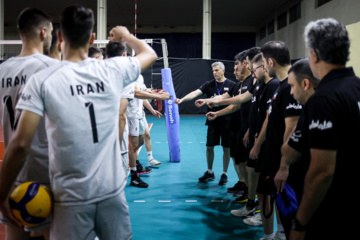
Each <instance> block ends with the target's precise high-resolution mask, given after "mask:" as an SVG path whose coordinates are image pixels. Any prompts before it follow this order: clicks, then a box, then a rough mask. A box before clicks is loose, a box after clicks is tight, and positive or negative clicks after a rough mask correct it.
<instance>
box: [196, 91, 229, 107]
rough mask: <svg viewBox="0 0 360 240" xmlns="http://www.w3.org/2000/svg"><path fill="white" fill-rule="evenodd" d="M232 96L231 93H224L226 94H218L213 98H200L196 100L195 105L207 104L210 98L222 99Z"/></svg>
mask: <svg viewBox="0 0 360 240" xmlns="http://www.w3.org/2000/svg"><path fill="white" fill-rule="evenodd" d="M230 97H231V96H230V95H229V93H227V92H226V93H224V94H221V95H216V96H215V97H213V98H204V99H198V100H196V101H195V105H196V106H197V107H201V106H203V105H205V104H206V103H207V102H208V101H210V100H214V99H215V100H221V99H226V98H230Z"/></svg>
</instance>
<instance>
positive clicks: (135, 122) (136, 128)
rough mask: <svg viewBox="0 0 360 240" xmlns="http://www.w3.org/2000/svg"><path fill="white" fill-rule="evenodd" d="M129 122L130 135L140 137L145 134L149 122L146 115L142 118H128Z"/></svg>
mask: <svg viewBox="0 0 360 240" xmlns="http://www.w3.org/2000/svg"><path fill="white" fill-rule="evenodd" d="M127 120H128V123H129V135H130V136H134V137H138V136H141V135H144V134H145V130H147V129H148V124H147V121H146V118H145V116H144V117H143V118H141V119H137V118H128V119H127Z"/></svg>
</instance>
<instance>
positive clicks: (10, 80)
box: [0, 8, 58, 240]
mask: <svg viewBox="0 0 360 240" xmlns="http://www.w3.org/2000/svg"><path fill="white" fill-rule="evenodd" d="M17 27H18V32H19V35H20V37H21V40H22V49H21V52H20V54H19V55H18V56H16V57H13V58H9V59H8V60H6V61H5V62H4V63H2V64H1V65H0V79H1V80H2V81H1V91H0V97H1V101H0V119H1V124H2V128H3V132H4V140H5V148H7V147H8V145H9V142H10V140H11V139H12V137H13V135H14V132H15V129H16V125H17V122H18V120H19V116H20V111H16V109H15V106H16V104H17V102H18V100H19V98H21V97H23V96H22V94H21V93H22V91H23V89H24V87H25V84H27V83H28V81H29V78H30V77H31V76H32V75H33V74H35V73H36V72H38V71H40V70H42V69H45V68H47V67H49V66H51V65H52V64H56V63H58V61H56V60H54V59H51V58H49V57H47V56H45V55H43V53H44V52H48V51H49V48H50V44H51V33H52V24H51V21H50V17H49V16H48V15H47V14H45V13H44V12H42V11H40V10H38V9H29V8H27V9H24V10H23V11H22V12H21V13H20V15H19V16H18V20H17ZM30 148H31V151H30V154H29V155H28V157H27V161H26V164H25V165H24V167H23V168H22V170H21V172H20V173H19V174H18V175H17V177H16V180H15V183H14V185H13V188H14V187H15V186H17V185H19V184H21V183H23V182H26V181H37V182H41V183H43V184H44V185H47V186H48V187H49V186H50V180H49V174H48V158H49V156H48V142H47V137H46V133H45V123H44V119H42V120H41V122H40V123H39V127H38V129H37V131H36V133H35V135H34V138H33V141H32V144H31V146H30ZM0 215H1V214H0ZM0 221H1V222H2V223H5V224H6V239H7V240H15V239H25V238H28V237H29V236H30V232H29V231H31V230H35V229H42V230H44V232H45V233H44V236H45V237H46V239H48V234H49V225H50V219H48V220H47V221H46V222H43V223H42V224H40V225H38V226H37V227H36V228H27V229H26V230H27V231H23V230H21V229H19V228H17V227H15V226H13V225H10V223H9V222H8V221H7V220H6V219H5V218H4V217H3V216H2V215H1V216H0Z"/></svg>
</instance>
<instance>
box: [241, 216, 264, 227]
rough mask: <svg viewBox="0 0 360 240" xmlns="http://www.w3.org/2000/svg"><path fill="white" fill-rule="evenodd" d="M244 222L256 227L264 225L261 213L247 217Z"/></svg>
mask: <svg viewBox="0 0 360 240" xmlns="http://www.w3.org/2000/svg"><path fill="white" fill-rule="evenodd" d="M244 223H246V224H247V225H250V226H255V227H257V226H261V225H262V220H261V215H260V214H255V215H254V216H253V217H250V218H245V219H244Z"/></svg>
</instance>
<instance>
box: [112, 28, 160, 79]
mask: <svg viewBox="0 0 360 240" xmlns="http://www.w3.org/2000/svg"><path fill="white" fill-rule="evenodd" d="M109 40H110V41H113V42H125V43H126V44H127V45H128V46H129V47H130V48H132V49H133V50H134V51H135V55H136V56H135V58H137V59H138V60H139V62H140V65H141V72H143V71H144V70H145V69H146V68H148V67H150V66H151V64H153V63H154V62H155V61H156V59H157V55H156V53H155V51H154V50H153V49H152V48H151V47H150V46H149V45H148V44H147V43H145V42H144V41H141V40H140V39H138V38H136V37H135V36H134V35H132V34H130V32H129V30H128V29H127V28H126V27H123V26H116V27H114V28H113V29H111V31H110V35H109Z"/></svg>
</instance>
